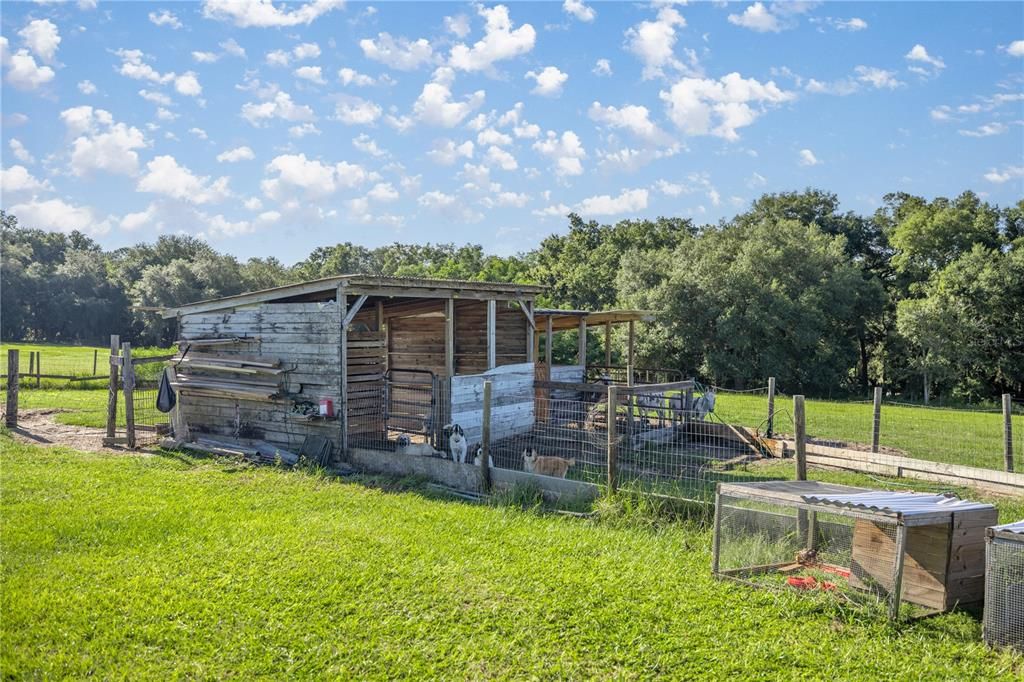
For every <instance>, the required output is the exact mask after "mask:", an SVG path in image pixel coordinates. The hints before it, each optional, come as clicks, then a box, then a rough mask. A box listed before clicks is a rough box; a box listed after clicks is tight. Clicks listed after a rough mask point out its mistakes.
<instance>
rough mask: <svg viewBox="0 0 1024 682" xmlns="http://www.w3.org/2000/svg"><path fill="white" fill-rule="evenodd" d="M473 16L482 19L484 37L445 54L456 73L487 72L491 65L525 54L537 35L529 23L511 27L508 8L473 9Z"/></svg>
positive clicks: (481, 6) (503, 6)
mask: <svg viewBox="0 0 1024 682" xmlns="http://www.w3.org/2000/svg"><path fill="white" fill-rule="evenodd" d="M477 13H478V14H479V15H480V16H482V17H483V18H484V37H483V38H481V39H480V40H478V41H477V42H476V43H474V44H473V46H472V47H469V46H468V45H466V44H465V43H456V44H455V45H453V46H452V49H451V52H450V53H449V55H448V63H449V65H451V66H452V67H453V68H456V69H459V70H460V71H470V72H472V71H484V72H490V71H492V70H493V68H494V64H495V62H499V61H502V60H505V59H511V58H513V57H517V56H519V55H522V54H526V53H527V52H529V51H530V50H532V49H533V46H534V43H535V41H536V39H537V32H536V31H534V30H533V26H531V25H530V24H523V25H522V26H520V27H519V28H516V29H513V28H512V20H511V19H510V18H509V13H508V7H506V6H505V5H495V6H494V7H490V8H488V7H485V6H483V5H478V6H477Z"/></svg>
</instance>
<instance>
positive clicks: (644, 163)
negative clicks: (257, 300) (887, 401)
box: [0, 0, 1024, 263]
mask: <svg viewBox="0 0 1024 682" xmlns="http://www.w3.org/2000/svg"><path fill="white" fill-rule="evenodd" d="M2 36H3V39H2V45H0V49H2V51H3V103H2V113H3V136H2V137H3V140H2V142H3V147H2V154H3V185H2V203H3V207H4V208H5V209H7V210H10V211H12V212H14V213H15V214H17V215H18V217H19V218H20V220H21V221H22V223H23V224H26V225H28V226H34V227H40V228H43V229H52V230H70V229H80V230H82V231H84V232H86V233H88V234H90V235H92V236H93V237H94V238H95V239H97V240H98V241H99V242H100V243H101V244H103V245H104V246H105V247H108V248H114V247H118V246H123V245H127V244H133V243H137V242H140V241H151V240H153V239H155V238H156V237H157V236H158V235H160V234H173V233H188V234H193V235H199V236H202V237H203V238H205V239H207V240H208V241H209V242H210V243H211V244H213V245H214V246H215V247H216V248H218V249H220V250H223V251H227V252H230V253H234V254H237V255H239V256H241V257H250V256H269V255H274V256H277V257H278V258H280V259H281V260H282V261H284V262H286V263H292V262H295V261H296V260H299V259H301V258H303V257H304V256H305V255H306V254H307V253H308V252H309V251H310V250H311V249H313V248H314V247H316V246H321V245H327V244H334V243H337V242H340V241H353V242H356V243H360V244H365V245H367V246H377V245H380V244H385V243H389V242H393V241H414V242H424V241H434V242H438V241H454V242H457V243H464V242H474V243H481V244H483V245H484V246H485V247H486V248H487V249H489V250H492V251H496V252H499V253H513V252H516V251H520V250H526V249H529V248H532V247H533V246H534V245H536V243H537V242H538V241H539V240H540V239H541V238H543V237H544V236H545V235H547V234H550V233H551V232H554V231H561V230H564V229H565V225H566V221H565V218H564V216H565V214H566V213H567V212H569V211H571V210H572V211H577V212H579V213H581V214H582V215H583V216H584V217H587V218H595V219H597V220H600V221H603V222H610V221H615V220H619V219H622V218H628V217H655V216H658V215H677V216H688V217H693V218H694V219H695V220H696V221H698V222H714V221H717V220H718V219H720V218H723V217H726V218H728V217H730V216H732V215H734V214H735V213H737V212H739V211H741V210H743V209H744V208H745V207H747V206H748V205H749V203H750V201H751V200H752V199H753V198H756V197H757V196H759V195H760V194H761V193H763V192H768V191H782V190H793V189H802V188H804V187H808V186H813V187H820V188H824V189H828V190H831V191H834V192H836V193H838V194H839V196H840V198H841V199H842V201H843V206H844V208H846V209H851V210H855V211H861V212H870V211H872V210H873V209H874V208H875V207H876V206H877V205H878V203H879V202H880V201H881V198H882V195H883V194H884V193H886V192H890V191H896V190H903V191H907V192H912V193H915V194H921V195H924V196H927V197H933V196H936V195H947V196H951V195H955V194H957V193H959V192H960V191H962V190H964V189H973V190H975V191H977V192H979V193H980V194H982V195H983V196H985V197H986V198H987V199H988V200H990V201H993V202H996V203H999V204H1002V205H1005V204H1009V203H1013V202H1016V201H1017V200H1019V199H1020V198H1021V197H1022V196H1024V95H1022V92H1024V4H1021V3H1010V2H1007V3H937V4H932V3H838V2H836V3H832V2H828V3H792V2H791V3H760V2H755V3H728V4H726V3H720V2H715V3H697V4H689V5H684V4H667V3H657V4H653V5H650V4H641V3H606V2H581V1H579V0H569V1H568V2H565V3H562V2H533V3H506V4H504V5H493V4H466V3H441V2H437V3H415V4H413V3H391V2H385V3H374V4H365V3H354V2H350V3H341V2H336V1H335V0H312V1H311V2H302V3H300V2H296V3H287V4H286V3H281V2H277V3H274V4H270V3H267V2H258V1H251V2H250V1H243V2H237V1H235V0H207V1H206V2H177V3H173V2H154V3H142V2H135V3H128V2H109V3H108V2H99V3H98V4H97V3H96V2H94V0H80V1H78V2H66V3H53V2H44V3H11V2H4V3H3V14H2Z"/></svg>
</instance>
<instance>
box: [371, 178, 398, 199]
mask: <svg viewBox="0 0 1024 682" xmlns="http://www.w3.org/2000/svg"><path fill="white" fill-rule="evenodd" d="M366 196H367V198H369V199H372V200H373V201H377V202H380V203H386V202H390V201H396V200H397V199H398V191H397V190H396V189H395V188H394V187H393V186H392V185H391V183H390V182H378V183H377V184H376V185H374V186H373V188H372V189H371V190H370V191H369V192H367V193H366Z"/></svg>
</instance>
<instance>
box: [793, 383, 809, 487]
mask: <svg viewBox="0 0 1024 682" xmlns="http://www.w3.org/2000/svg"><path fill="white" fill-rule="evenodd" d="M793 428H794V430H795V431H796V443H795V446H796V480H798V481H806V480H807V421H806V417H805V413H804V397H803V396H802V395H795V396H793Z"/></svg>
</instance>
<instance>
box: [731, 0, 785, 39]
mask: <svg viewBox="0 0 1024 682" xmlns="http://www.w3.org/2000/svg"><path fill="white" fill-rule="evenodd" d="M729 23H730V24H735V25H736V26H742V27H743V28H749V29H750V30H751V31H757V32H758V33H768V32H774V33H778V32H779V31H781V30H782V25H781V24H780V23H779V19H778V17H776V16H775V15H774V14H772V13H771V12H770V11H768V8H767V7H765V6H764V4H762V3H760V2H755V3H754V4H753V5H749V6H748V7H747V8H746V9H745V10H743V13H742V14H730V15H729Z"/></svg>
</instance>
